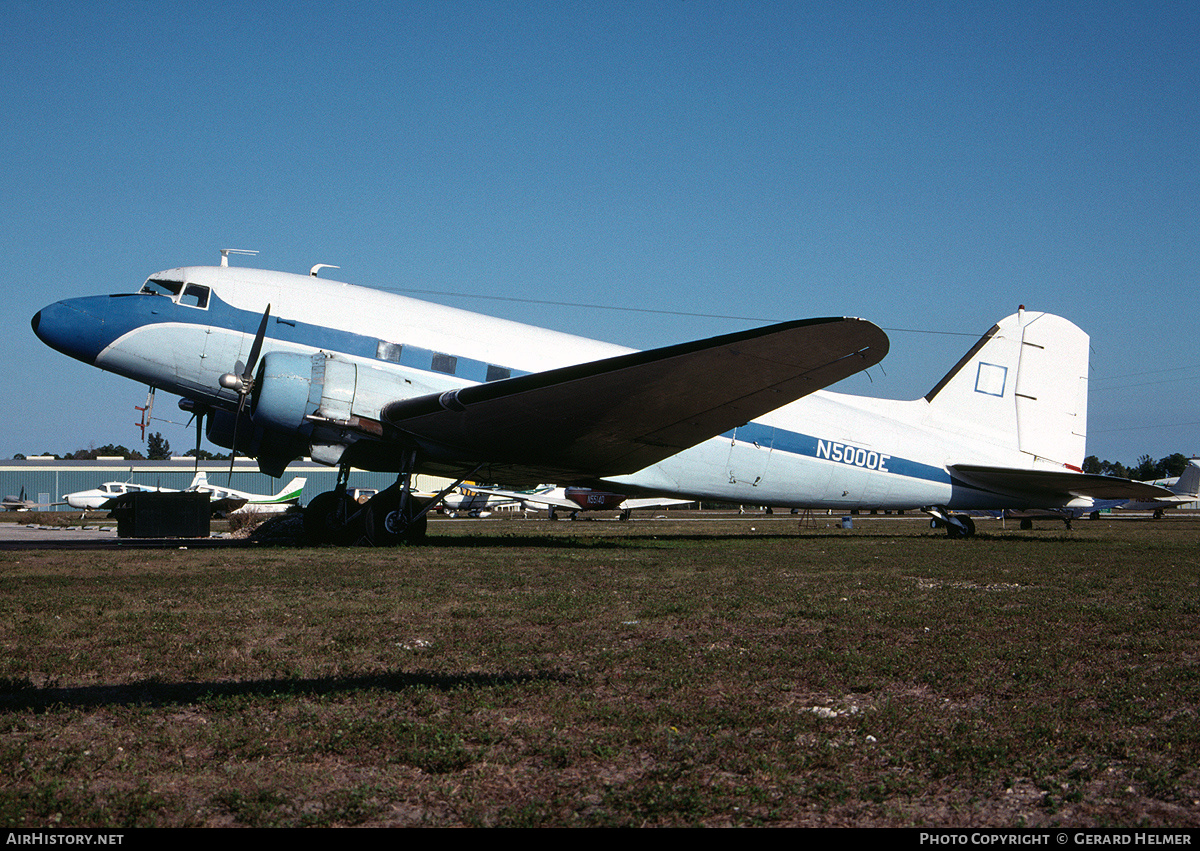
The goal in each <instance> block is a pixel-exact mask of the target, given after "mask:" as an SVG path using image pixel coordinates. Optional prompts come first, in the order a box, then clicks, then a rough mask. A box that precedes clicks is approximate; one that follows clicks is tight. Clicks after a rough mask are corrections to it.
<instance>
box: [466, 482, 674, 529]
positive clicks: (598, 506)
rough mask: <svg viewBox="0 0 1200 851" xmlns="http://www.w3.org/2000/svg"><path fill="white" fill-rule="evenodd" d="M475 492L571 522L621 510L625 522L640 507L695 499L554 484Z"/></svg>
mask: <svg viewBox="0 0 1200 851" xmlns="http://www.w3.org/2000/svg"><path fill="white" fill-rule="evenodd" d="M472 490H473V491H474V492H476V493H480V494H490V495H492V496H495V497H497V498H501V499H511V500H513V501H516V502H520V503H521V505H523V506H524V507H526V508H536V509H538V510H541V509H545V510H547V511H549V513H550V519H551V520H554V519H555V515H556V514H557V513H558V512H559V511H569V512H570V513H571V519H572V520H574V519H575V518H576V517H578V516H579V512H581V511H605V510H617V511H620V512H621V515H620V516H621V519H622V520H628V519H629V517H630V515H631V514H632V513H633V511H634V510H635V509H638V508H668V507H670V506H678V505H691V504H692V503H693V502H694V501H695V500H691V499H664V498H662V497H643V498H641V499H636V498H634V497H629V496H626V495H625V494H623V493H612V492H611V491H598V490H593V489H592V488H575V487H571V488H556V487H554V486H553V485H545V486H543V487H539V488H534V489H532V490H525V491H510V490H504V489H503V488H486V487H475V488H472Z"/></svg>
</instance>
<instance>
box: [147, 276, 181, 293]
mask: <svg viewBox="0 0 1200 851" xmlns="http://www.w3.org/2000/svg"><path fill="white" fill-rule="evenodd" d="M181 289H183V281H165V280H162V279H156V278H151V279H150V280H148V281H146V283H144V284H142V288H141V290H139V292H142V293H146V294H148V295H165V296H168V297H170V298H175V296H177V295H179V291H180V290H181Z"/></svg>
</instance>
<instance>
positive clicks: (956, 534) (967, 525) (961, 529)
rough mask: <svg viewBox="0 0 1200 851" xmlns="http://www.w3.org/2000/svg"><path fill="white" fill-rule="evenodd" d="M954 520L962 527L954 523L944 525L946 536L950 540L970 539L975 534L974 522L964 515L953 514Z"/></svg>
mask: <svg viewBox="0 0 1200 851" xmlns="http://www.w3.org/2000/svg"><path fill="white" fill-rule="evenodd" d="M953 516H954V519H955V520H957V521H958V522H959V523H961V524H962V526H958V525H957V524H954V523H947V524H946V535H947V536H948V537H951V538H970V537H972V536H973V535H974V534H975V521H974V520H972V519H971V518H970V517H969V516H967V515H966V514H955V515H953Z"/></svg>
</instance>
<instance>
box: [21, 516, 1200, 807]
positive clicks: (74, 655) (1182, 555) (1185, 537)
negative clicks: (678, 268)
mask: <svg viewBox="0 0 1200 851" xmlns="http://www.w3.org/2000/svg"><path fill="white" fill-rule="evenodd" d="M836 520H837V518H824V517H823V518H821V522H820V524H819V527H818V528H803V529H802V528H799V524H798V522H797V520H796V518H794V517H789V516H775V517H766V516H763V515H754V516H745V517H727V518H724V519H719V520H695V521H676V520H670V521H641V522H633V523H616V522H607V521H593V522H575V523H571V522H568V521H560V522H558V523H550V522H533V521H525V522H522V521H491V520H489V521H477V522H474V523H471V522H433V523H431V524H430V533H431V540H430V543H429V545H428V546H425V547H420V548H408V549H398V550H369V549H292V548H270V547H261V546H258V547H256V546H245V547H221V548H215V549H197V548H195V547H192V548H188V549H180V548H175V547H172V548H165V549H136V548H134V549H121V550H113V549H95V550H84V551H60V550H49V549H42V550H20V549H13V548H8V549H5V550H3V551H0V640H2V641H3V654H2V659H0V823H3V824H4V825H5V826H8V827H22V826H24V827H32V826H112V827H125V826H135V825H145V826H192V825H214V826H226V825H247V826H304V825H313V826H330V825H504V826H538V825H546V826H564V825H566V826H569V825H579V826H610V825H611V826H620V825H673V826H687V825H712V826H718V825H747V826H749V825H764V826H804V825H813V826H829V825H858V826H867V825H877V826H908V825H921V826H996V827H999V826H1045V825H1072V826H1093V825H1100V826H1104V825H1107V826H1135V825H1144V826H1175V827H1178V826H1191V827H1196V826H1200V725H1198V723H1197V710H1198V708H1200V558H1198V556H1200V549H1198V545H1200V521H1198V520H1195V519H1188V518H1180V519H1168V520H1164V521H1160V522H1149V521H1131V520H1108V519H1102V520H1097V521H1086V520H1085V521H1080V522H1077V523H1076V524H1075V529H1074V531H1066V530H1063V529H1062V527H1061V526H1057V527H1055V526H1051V525H1049V524H1046V525H1045V528H1040V529H1038V530H1035V531H1033V532H1019V531H1016V529H1015V528H1014V527H1013V524H1009V528H1007V529H1003V528H1001V526H1000V524H999V523H998V522H994V521H982V522H981V523H980V524H979V529H980V531H979V534H978V535H977V536H976V537H975V538H973V539H971V540H967V541H951V540H947V539H946V538H945V537H944V535H943V534H942V533H940V532H934V531H932V530H930V529H929V528H928V526H927V525H926V524H925V523H924V522H922V521H920V520H917V519H906V518H896V517H879V518H874V517H872V518H866V517H859V518H855V528H854V529H852V530H843V529H841V528H837V527H836V523H833V522H832V521H836ZM826 523H830V525H829V526H826V525H825V524H826Z"/></svg>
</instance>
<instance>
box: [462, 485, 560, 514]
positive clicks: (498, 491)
mask: <svg viewBox="0 0 1200 851" xmlns="http://www.w3.org/2000/svg"><path fill="white" fill-rule="evenodd" d="M471 490H472V492H474V493H482V494H491V495H492V496H501V497H506V498H508V499H511V500H512V501H513V502H522V503H524V502H527V503H529V504H530V505H545V506H553V507H554V508H565V509H567V510H569V511H579V510H580V507H579V503H578V502H571V500H569V499H567V498H566V497H561V496H554V495H553V494H549V493H538V492H536V491H535V492H530V493H525V492H522V491H508V490H504V489H502V488H481V487H479V486H478V485H472V486H471Z"/></svg>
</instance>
